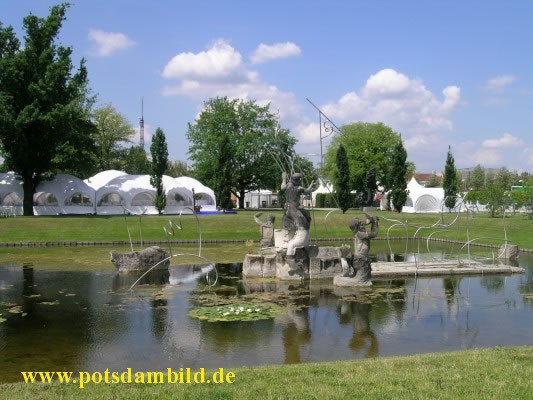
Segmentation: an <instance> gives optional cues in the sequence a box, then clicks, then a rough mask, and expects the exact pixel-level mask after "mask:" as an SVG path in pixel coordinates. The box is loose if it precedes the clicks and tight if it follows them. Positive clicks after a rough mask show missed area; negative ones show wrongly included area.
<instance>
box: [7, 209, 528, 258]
mask: <svg viewBox="0 0 533 400" xmlns="http://www.w3.org/2000/svg"><path fill="white" fill-rule="evenodd" d="M272 213H273V214H274V215H275V216H276V223H275V227H276V228H281V219H282V212H281V211H279V210H276V211H272ZM254 214H255V211H239V212H238V213H237V214H222V215H201V216H199V218H198V221H199V222H200V229H201V234H202V238H203V239H204V240H241V241H244V240H259V227H258V226H257V225H256V224H255V222H254V219H253V216H254ZM377 215H379V216H380V231H379V235H378V237H379V238H385V237H386V236H387V233H388V234H389V236H395V237H405V235H406V231H405V228H404V226H403V225H401V224H400V223H405V224H407V226H408V233H407V234H408V235H409V236H410V237H413V235H414V234H415V232H416V231H417V229H418V228H419V227H423V226H431V225H434V224H436V223H438V222H439V215H438V214H398V213H391V212H383V211H380V212H377ZM312 216H313V222H312V226H311V237H312V238H316V239H326V238H328V239H329V238H346V237H350V236H351V231H350V230H349V228H348V221H349V220H350V219H351V218H353V217H362V216H363V214H362V213H361V212H356V211H353V210H350V211H348V212H347V213H346V214H341V213H340V212H333V213H328V212H327V211H324V210H316V211H313V212H312ZM454 216H455V214H444V215H443V221H442V222H443V223H444V225H448V224H450V222H451V221H452V220H453V218H454ZM264 217H265V215H263V218H264ZM170 220H172V221H173V222H174V223H175V224H176V223H178V221H179V218H178V217H177V216H145V217H142V235H143V239H144V240H151V241H165V233H164V231H163V228H164V227H165V226H166V227H167V228H168V227H169V226H170V224H169V221H170ZM126 221H127V226H128V227H129V229H130V233H131V236H132V239H133V240H140V238H141V236H140V229H139V218H138V217H128V218H126ZM126 221H125V219H124V217H122V216H114V217H106V216H82V217H65V216H60V217H58V216H52V217H16V218H4V219H0V242H57V241H78V242H83V241H128V240H129V238H128V232H127V230H126ZM395 221H397V222H395ZM181 222H182V228H183V229H182V230H178V229H176V228H175V229H174V232H175V234H174V236H172V239H174V240H197V239H198V237H199V228H198V225H197V222H196V219H195V217H194V216H184V217H183V218H182V220H181ZM504 228H506V231H507V238H508V239H509V240H510V241H511V242H512V243H513V244H517V245H518V246H520V247H521V248H529V249H531V248H533V220H529V219H527V217H525V216H522V215H515V216H509V217H506V218H505V219H504V218H501V217H500V218H490V217H489V216H488V215H486V214H476V215H475V217H473V218H468V219H467V217H466V215H464V214H462V215H461V216H460V217H459V219H458V220H457V221H456V222H455V223H454V224H453V225H451V226H449V227H446V231H444V232H441V233H437V234H434V235H433V237H434V238H441V239H448V240H459V241H466V240H467V237H469V238H470V239H472V238H482V239H481V240H479V242H481V243H488V244H501V243H502V242H503V240H504V238H505V234H504ZM435 230H438V228H435V227H434V228H431V229H421V230H419V231H418V233H417V236H428V235H430V234H431V233H432V232H434V231H435ZM467 234H468V235H469V236H467Z"/></svg>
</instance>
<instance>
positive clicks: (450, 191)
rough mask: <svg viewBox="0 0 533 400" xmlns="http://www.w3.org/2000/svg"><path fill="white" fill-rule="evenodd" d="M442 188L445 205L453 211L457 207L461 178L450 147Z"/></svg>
mask: <svg viewBox="0 0 533 400" xmlns="http://www.w3.org/2000/svg"><path fill="white" fill-rule="evenodd" d="M442 188H443V189H444V199H445V200H444V205H445V206H446V207H447V208H448V209H449V210H451V209H452V208H454V207H455V203H456V201H457V197H456V196H457V192H458V190H459V176H458V173H457V169H456V168H455V160H454V158H453V155H452V150H451V148H450V147H448V153H447V155H446V164H445V166H444V176H443V178H442Z"/></svg>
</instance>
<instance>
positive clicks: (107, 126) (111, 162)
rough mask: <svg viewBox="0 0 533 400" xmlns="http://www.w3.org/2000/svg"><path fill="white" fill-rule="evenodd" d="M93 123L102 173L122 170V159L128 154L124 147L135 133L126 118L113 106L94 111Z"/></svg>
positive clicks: (107, 105)
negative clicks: (109, 170)
mask: <svg viewBox="0 0 533 400" xmlns="http://www.w3.org/2000/svg"><path fill="white" fill-rule="evenodd" d="M93 121H94V124H95V126H96V134H95V135H94V138H95V142H96V149H97V150H96V156H97V160H98V167H99V169H100V171H105V170H108V169H120V168H121V162H123V160H122V157H124V156H125V155H126V154H125V152H124V151H123V147H122V145H123V144H124V143H129V142H130V137H131V136H133V135H134V134H135V131H134V129H133V127H132V126H131V124H130V123H129V122H128V120H127V119H126V117H124V116H123V115H122V114H120V113H119V112H117V110H115V108H114V107H113V106H112V105H111V104H106V105H104V106H103V107H100V108H97V109H96V110H94V114H93Z"/></svg>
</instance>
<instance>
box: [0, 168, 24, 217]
mask: <svg viewBox="0 0 533 400" xmlns="http://www.w3.org/2000/svg"><path fill="white" fill-rule="evenodd" d="M23 199H24V190H23V189H22V181H21V180H19V179H18V178H17V175H16V174H15V173H14V172H7V173H0V212H1V213H2V214H9V215H20V214H22V200H23Z"/></svg>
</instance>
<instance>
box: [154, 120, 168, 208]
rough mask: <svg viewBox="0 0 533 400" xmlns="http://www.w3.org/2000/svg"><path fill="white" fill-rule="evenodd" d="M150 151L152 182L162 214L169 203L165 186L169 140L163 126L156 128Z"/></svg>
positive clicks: (156, 204)
mask: <svg viewBox="0 0 533 400" xmlns="http://www.w3.org/2000/svg"><path fill="white" fill-rule="evenodd" d="M150 153H151V155H152V163H151V167H152V168H151V172H150V184H151V185H152V186H153V187H155V190H156V196H155V208H156V209H157V212H158V213H159V214H161V213H162V212H163V210H164V209H165V207H166V205H167V197H166V195H165V187H164V186H163V174H164V173H165V170H166V169H167V166H168V148H167V141H166V138H165V133H164V132H163V130H162V129H161V128H157V129H156V130H155V135H154V137H153V138H152V144H151V145H150Z"/></svg>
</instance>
